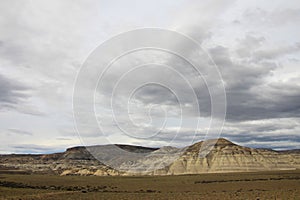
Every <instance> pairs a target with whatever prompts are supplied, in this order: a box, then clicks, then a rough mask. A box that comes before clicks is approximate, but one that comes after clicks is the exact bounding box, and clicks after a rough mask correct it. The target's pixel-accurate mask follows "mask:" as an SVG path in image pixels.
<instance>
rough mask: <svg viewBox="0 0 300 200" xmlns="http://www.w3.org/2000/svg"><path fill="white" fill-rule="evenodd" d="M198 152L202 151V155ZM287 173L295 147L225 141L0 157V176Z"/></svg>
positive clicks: (296, 164) (297, 161)
mask: <svg viewBox="0 0 300 200" xmlns="http://www.w3.org/2000/svg"><path fill="white" fill-rule="evenodd" d="M202 152H207V153H206V154H203V155H201V153H202ZM96 158H97V159H96ZM291 169H300V150H299V149H298V150H288V151H274V150H271V149H255V148H249V147H243V146H239V145H237V144H234V143H232V142H231V141H228V140H226V139H224V138H219V139H215V140H208V141H205V142H203V141H201V142H198V143H195V144H193V145H191V146H188V147H185V148H175V147H169V146H168V147H162V148H149V147H142V146H132V145H121V144H117V145H97V146H89V147H73V148H69V149H67V150H66V151H65V152H62V153H54V154H43V155H30V154H22V155H21V154H20V155H18V154H10V155H0V173H22V174H30V173H43V174H59V175H96V176H106V175H134V174H142V175H180V174H200V173H226V172H249V171H269V170H291Z"/></svg>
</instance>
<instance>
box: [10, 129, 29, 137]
mask: <svg viewBox="0 0 300 200" xmlns="http://www.w3.org/2000/svg"><path fill="white" fill-rule="evenodd" d="M7 130H8V131H9V132H12V133H14V134H18V135H27V136H31V135H33V134H32V133H31V132H28V131H24V130H19V129H15V128H10V129H7Z"/></svg>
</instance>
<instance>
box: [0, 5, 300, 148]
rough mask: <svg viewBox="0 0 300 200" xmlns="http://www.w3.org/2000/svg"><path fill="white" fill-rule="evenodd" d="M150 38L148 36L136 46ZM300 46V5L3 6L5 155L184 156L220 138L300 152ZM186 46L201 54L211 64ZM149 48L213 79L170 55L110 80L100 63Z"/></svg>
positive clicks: (128, 58) (0, 129)
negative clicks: (98, 147) (134, 150)
mask: <svg viewBox="0 0 300 200" xmlns="http://www.w3.org/2000/svg"><path fill="white" fill-rule="evenodd" d="M145 28H146V29H147V31H150V32H147V33H148V35H147V34H137V35H134V33H136V32H134V31H133V30H143V29H144V30H145ZM151 28H152V29H151ZM151 30H154V34H149V33H152V32H151ZM155 30H165V31H162V34H165V33H170V32H172V33H174V37H169V38H168V37H163V39H162V37H160V36H159V34H156V32H155ZM130 31H133V32H130ZM128 32H129V33H133V34H131V35H130V37H129V39H128V40H126V41H125V40H120V41H118V38H122V36H124V33H128ZM125 35H126V34H125ZM299 35H300V2H299V1H283V0H273V1H257V0H243V1H237V0H236V1H235V0H224V1H217V0H201V1H196V0H178V1H173V0H164V1H158V0H152V1H146V0H136V1H134V0H127V1H124V0H115V1H108V0H100V1H95V0H72V1H71V0H65V1H60V0H52V1H44V0H28V1H17V0H2V1H1V2H0V138H1V145H0V153H49V152H57V151H63V150H64V149H66V148H68V147H72V146H78V145H94V144H107V143H123V144H133V145H143V146H152V147H160V146H168V145H171V146H178V147H183V146H187V145H191V144H192V143H193V142H197V141H200V140H203V139H206V138H214V137H216V136H220V137H224V138H227V139H229V140H231V141H233V142H235V143H237V144H240V145H245V146H249V147H261V148H273V149H278V150H282V149H294V148H299V146H300V118H299V117H300V70H299V65H300V39H299ZM177 36H178V37H179V36H180V37H183V38H184V37H185V38H189V39H190V40H189V41H194V42H195V43H197V44H198V46H199V47H201V48H200V54H196V53H195V52H196V50H195V49H193V48H194V47H193V45H192V43H191V44H190V43H189V41H185V39H178V38H177ZM112 38H113V39H112ZM150 40H151V41H152V42H154V43H155V42H156V43H157V44H159V45H160V44H161V45H163V44H164V45H166V46H169V47H172V48H174V49H175V50H176V51H178V52H181V53H182V54H184V55H186V56H187V57H189V58H190V59H191V60H192V61H193V62H196V63H198V64H199V66H198V67H199V68H198V69H199V70H200V71H201V75H202V78H201V77H200V78H199V76H197V70H196V71H195V70H194V68H193V66H192V65H191V63H189V62H187V61H186V60H185V59H183V58H182V57H180V56H178V55H174V54H172V53H170V52H168V51H165V50H159V49H139V50H137V51H135V52H131V53H128V54H126V55H125V56H123V57H120V58H119V59H117V60H116V62H114V63H112V65H111V66H110V68H109V70H108V71H106V72H105V73H104V75H103V76H102V77H101V76H99V75H100V74H99V72H101V70H102V71H103V70H104V69H105V66H104V65H101V62H99V63H97V62H98V61H100V60H101V59H105V58H108V57H109V56H111V55H115V53H116V52H118V51H120V52H121V50H123V49H124V48H126V47H127V46H126V42H128V45H135V46H137V47H138V45H140V43H139V42H141V43H142V42H143V41H150ZM118 42H119V43H118ZM102 44H110V45H115V46H114V48H113V49H111V50H110V51H109V50H108V49H105V47H106V46H105V45H102ZM123 45H124V46H123ZM107 46H109V45H107ZM101 48H104V49H102V50H103V51H100V50H101ZM106 50H107V51H106ZM194 50H195V51H194ZM93 56H94V57H93ZM89 61H91V62H89ZM87 66H89V67H90V71H87V72H86V73H84V69H88V68H86V67H87ZM91 66H94V67H91ZM138 66H140V68H137V67H138ZM96 80H98V82H97V85H95V83H96V82H95V81H96ZM147 83H149V84H147ZM223 88H224V90H222V89H223ZM223 92H224V93H223ZM74 93H75V95H74ZM92 94H93V96H90V97H89V96H86V95H92ZM92 97H93V98H92ZM212 97H213V98H212ZM74 103H75V105H74ZM91 104H93V105H91ZM212 105H215V106H212ZM92 107H93V108H94V110H92V111H93V112H90V111H89V110H90V108H92ZM212 108H214V109H212ZM76 109H77V110H76ZM79 111H80V112H79ZM224 114H226V115H224ZM92 118H93V119H94V118H95V119H96V121H93V120H92ZM212 121H213V123H211V122H212ZM91 123H92V124H91Z"/></svg>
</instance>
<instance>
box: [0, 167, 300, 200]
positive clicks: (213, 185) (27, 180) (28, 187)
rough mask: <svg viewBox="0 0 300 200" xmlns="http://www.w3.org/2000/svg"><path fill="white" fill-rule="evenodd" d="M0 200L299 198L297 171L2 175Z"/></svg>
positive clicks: (3, 173)
mask: <svg viewBox="0 0 300 200" xmlns="http://www.w3.org/2000/svg"><path fill="white" fill-rule="evenodd" d="M0 199H22V200H23V199H24V200H25V199H26V200H27V199H43V200H50V199H51V200H52V199H276V200H278V199H282V200H287V199H300V170H294V171H269V172H245V173H226V174H217V173H215V174H198V175H178V176H130V177H122V176H103V177H99V176H98V177H97V176H58V175H37V174H35V175H28V174H13V173H11V174H8V173H5V172H3V171H2V172H1V174H0Z"/></svg>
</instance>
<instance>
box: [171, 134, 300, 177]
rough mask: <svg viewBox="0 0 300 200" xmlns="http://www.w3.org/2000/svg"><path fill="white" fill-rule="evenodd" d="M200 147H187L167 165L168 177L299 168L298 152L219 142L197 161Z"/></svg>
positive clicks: (224, 141)
mask: <svg viewBox="0 0 300 200" xmlns="http://www.w3.org/2000/svg"><path fill="white" fill-rule="evenodd" d="M201 144H202V143H196V144H194V145H192V146H190V147H188V149H187V151H186V152H185V153H184V155H182V156H181V157H180V158H179V159H178V160H176V161H175V162H174V163H173V164H171V165H170V167H169V168H168V170H167V171H166V173H167V174H187V173H188V174H197V173H209V172H211V173H218V172H238V171H267V170H288V169H296V168H300V153H299V151H282V152H278V151H273V150H267V149H253V148H248V147H242V146H239V145H236V144H234V143H232V142H230V141H228V140H225V139H219V140H218V141H217V143H216V144H215V145H214V147H213V148H212V150H211V151H210V152H209V154H207V155H206V156H205V157H203V158H202V157H199V156H198V152H199V150H200V148H201Z"/></svg>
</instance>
